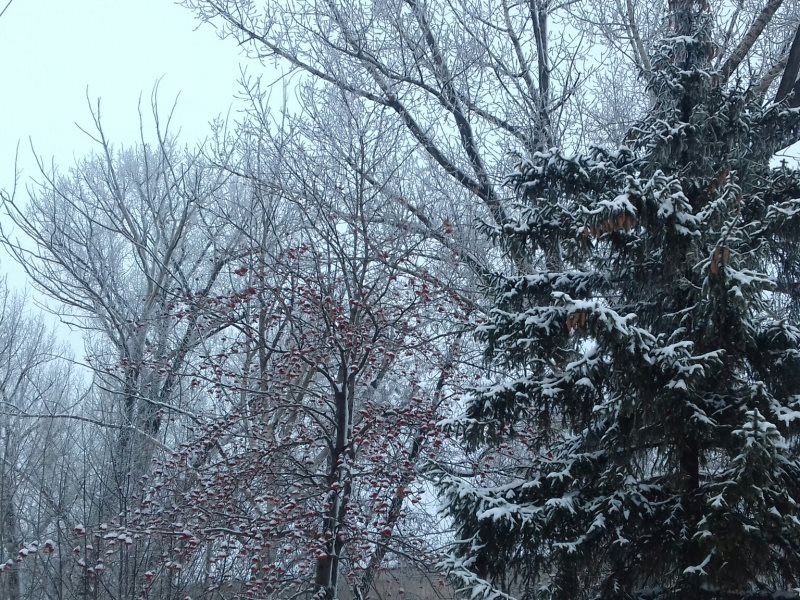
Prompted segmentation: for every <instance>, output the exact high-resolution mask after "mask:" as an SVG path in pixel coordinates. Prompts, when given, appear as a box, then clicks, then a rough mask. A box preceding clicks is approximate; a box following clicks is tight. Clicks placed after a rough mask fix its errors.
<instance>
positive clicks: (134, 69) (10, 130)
mask: <svg viewBox="0 0 800 600" xmlns="http://www.w3.org/2000/svg"><path fill="white" fill-rule="evenodd" d="M6 1H7V0H0V10H2V8H3V6H5V4H6ZM197 26H198V22H197V21H196V20H195V18H194V15H193V14H192V13H191V12H190V11H188V10H187V9H185V8H182V7H180V6H177V5H175V4H173V3H172V2H170V0H13V2H12V3H11V5H10V6H9V8H8V10H7V11H6V13H5V14H4V15H3V16H2V17H0V89H2V93H0V189H3V188H5V189H10V188H11V186H12V184H13V177H14V156H15V149H16V146H17V143H18V142H19V143H20V167H21V168H22V170H23V177H22V179H21V182H20V183H21V184H24V179H25V176H30V175H35V172H36V169H35V163H34V162H33V156H32V153H31V150H30V142H32V143H33V145H34V147H35V149H36V152H37V153H38V154H39V155H41V156H42V157H43V158H45V159H46V160H47V161H48V162H49V161H50V159H51V158H52V159H54V160H55V162H56V163H57V164H58V165H60V166H62V167H65V168H66V167H69V166H71V164H72V163H73V162H74V160H75V158H79V157H81V156H83V155H85V154H86V153H87V152H89V151H90V150H92V149H93V142H92V141H91V140H90V139H89V138H88V137H87V136H86V135H85V134H84V133H82V132H81V131H80V130H79V129H78V127H77V126H76V122H77V123H78V124H80V125H83V126H85V127H87V128H91V115H90V113H89V108H88V104H87V99H86V98H87V89H88V94H89V96H90V98H92V99H93V100H96V99H97V98H100V99H101V109H102V118H103V123H104V126H105V129H106V132H107V134H108V136H109V138H110V139H111V140H112V141H114V142H115V143H117V144H126V145H127V144H132V143H135V142H136V141H137V140H138V136H139V122H138V113H137V105H138V103H139V97H140V95H141V97H142V105H143V109H144V111H145V113H146V116H147V115H149V110H150V95H151V91H152V89H153V86H154V85H155V84H156V82H157V81H158V80H159V79H161V83H160V85H159V104H160V105H161V106H162V107H164V108H165V109H168V108H169V107H171V105H172V103H173V102H174V101H175V97H176V95H177V94H178V93H180V97H179V99H178V106H177V110H176V113H175V122H176V124H177V125H179V126H180V130H181V139H182V141H183V142H185V143H187V144H192V143H194V142H195V141H197V140H199V139H201V138H203V137H205V136H206V135H207V133H208V131H209V127H208V123H209V121H211V120H212V119H213V118H215V117H216V116H218V115H225V114H226V113H227V112H228V111H229V110H231V108H232V104H233V103H234V99H235V96H236V92H237V90H238V84H237V80H238V78H239V76H240V62H241V64H242V66H248V67H249V68H250V69H257V68H258V67H257V65H255V64H253V62H252V61H246V60H245V59H244V58H243V56H242V55H241V54H240V52H239V48H238V47H237V46H236V43H235V42H234V41H232V40H220V39H219V38H218V37H217V35H216V32H215V31H214V30H213V29H212V28H211V27H209V26H208V25H203V26H202V27H200V28H199V29H197ZM29 139H30V142H29ZM20 196H21V197H22V198H24V190H23V191H22V193H21V194H20ZM22 198H21V199H22ZM0 273H8V274H9V280H10V281H9V282H10V283H13V284H15V285H16V286H19V287H21V284H22V285H24V284H23V281H22V280H21V279H20V271H19V270H18V269H15V268H14V265H11V264H10V259H8V258H6V257H5V256H0Z"/></svg>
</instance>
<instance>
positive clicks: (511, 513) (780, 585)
mask: <svg viewBox="0 0 800 600" xmlns="http://www.w3.org/2000/svg"><path fill="white" fill-rule="evenodd" d="M673 4H674V5H677V4H679V3H676V2H674V3H673ZM680 5H681V6H680V7H679V8H678V10H676V12H674V13H673V14H674V17H673V20H672V23H671V32H670V33H671V37H669V38H667V39H665V40H664V43H663V45H662V46H661V47H660V48H659V49H658V50H657V52H655V56H654V59H653V72H652V75H651V78H650V80H649V83H648V85H649V92H650V93H651V96H652V98H654V101H653V108H652V110H651V111H650V114H649V116H648V117H647V118H646V119H645V120H644V121H643V122H642V123H640V125H639V126H638V127H636V128H635V130H634V131H632V132H631V134H630V136H629V139H628V140H627V146H625V147H622V148H619V149H617V150H614V151H608V150H602V149H593V150H591V151H590V152H589V153H588V154H586V155H581V156H577V157H568V156H566V155H564V154H563V153H561V152H558V151H548V152H543V153H538V154H536V155H535V156H534V157H533V158H532V159H530V160H526V161H524V162H522V163H521V164H520V165H519V168H518V171H517V172H516V174H515V175H514V176H513V182H514V184H515V188H516V191H517V193H518V198H519V200H520V207H519V211H518V218H517V219H516V220H515V221H514V222H511V223H508V224H506V225H505V226H504V227H502V228H498V229H496V231H495V233H496V234H497V237H498V239H499V241H500V243H502V244H503V245H504V247H506V248H507V249H508V250H509V252H510V253H511V254H512V255H513V256H514V257H515V263H516V264H517V265H518V266H520V265H523V268H522V269H521V270H522V271H525V272H524V273H522V274H518V275H514V276H509V275H507V274H506V275H503V276H500V275H498V276H497V278H496V282H495V290H494V291H495V293H496V304H495V308H494V309H493V311H492V318H491V319H490V321H489V323H488V324H486V325H484V326H482V327H481V328H480V329H479V331H478V336H479V338H480V339H481V340H483V341H485V343H486V344H487V347H488V349H487V358H488V360H489V361H490V363H492V364H493V365H494V366H495V367H496V370H497V371H501V372H503V373H504V374H505V376H504V378H503V379H501V380H499V381H497V382H496V383H495V384H494V385H491V386H487V387H486V388H483V389H480V390H477V391H476V393H475V395H474V397H473V398H472V399H471V401H470V404H469V406H468V410H467V414H466V417H465V419H464V423H463V430H464V433H465V436H466V439H467V440H468V441H469V442H470V443H471V444H472V446H473V448H476V449H485V448H486V447H487V446H488V447H492V446H497V445H498V444H501V443H502V444H504V448H506V449H508V448H516V449H517V454H516V455H515V456H513V465H514V467H513V468H511V467H508V468H506V469H505V470H504V472H503V477H494V478H493V479H492V478H486V477H484V478H483V480H478V479H467V478H462V479H459V478H456V477H452V476H451V477H449V478H447V479H446V484H445V486H446V487H445V493H446V497H447V499H448V502H449V506H450V510H451V513H452V515H453V518H454V520H455V522H456V525H457V528H458V534H459V540H460V543H459V544H458V545H457V548H456V550H455V552H454V555H453V556H452V558H451V564H450V567H451V569H452V572H453V573H454V574H455V575H456V576H458V577H459V578H460V579H461V581H462V582H463V583H464V585H465V586H467V587H468V588H469V589H470V591H471V592H472V593H473V597H483V598H492V597H502V592H505V593H508V594H510V595H512V596H515V597H525V598H551V599H564V600H566V599H576V598H587V599H588V598H592V599H594V598H598V599H610V598H620V599H621V598H654V599H655V598H658V599H666V598H680V599H689V600H692V599H695V598H697V599H700V598H702V599H714V600H723V599H725V600H727V599H731V600H732V599H734V598H735V599H741V598H789V597H798V595H797V593H796V592H794V591H793V589H794V588H797V587H798V586H800V506H798V503H800V456H799V455H798V453H799V452H800V446H799V445H798V441H800V439H798V433H800V427H798V425H799V424H800V328H798V327H797V325H796V318H795V315H796V314H797V313H796V310H795V309H796V308H797V306H798V302H799V301H800V290H798V286H797V285H796V282H797V281H798V275H799V274H800V269H799V268H798V259H799V258H800V252H799V251H798V244H800V172H798V171H797V170H793V169H789V168H787V167H786V166H785V165H784V166H781V167H780V168H777V169H775V168H771V167H770V159H771V157H772V156H773V155H774V153H775V152H776V151H777V150H780V149H781V148H782V147H783V146H784V145H785V142H786V140H787V139H789V138H790V137H791V136H793V135H795V134H796V131H797V127H798V121H800V117H798V113H797V111H796V109H794V108H792V106H794V105H795V101H794V100H793V96H792V94H789V95H788V96H786V97H785V98H783V99H782V101H781V102H772V103H765V102H764V101H763V99H762V98H760V97H759V94H758V93H757V92H756V91H755V90H753V89H747V90H741V89H739V90H737V89H733V88H734V87H735V86H734V85H730V84H725V82H724V79H722V78H721V77H720V76H719V71H718V70H715V69H713V68H712V66H711V57H712V55H713V51H712V50H713V45H712V43H711V39H710V34H709V29H710V25H709V23H708V19H706V18H705V16H704V15H706V14H707V12H706V11H707V6H705V3H702V2H692V1H691V0H689V1H687V2H682V3H680ZM795 75H796V72H795ZM790 83H793V81H792V82H790ZM781 88H785V86H784V85H783V84H782V85H781ZM531 429H534V430H538V432H539V433H540V444H539V446H538V447H537V446H536V445H532V444H530V443H528V444H527V446H525V454H524V455H522V454H521V453H520V451H519V449H520V448H521V447H522V445H521V444H517V445H514V444H515V442H514V440H515V439H517V436H516V434H515V432H519V431H522V430H525V431H528V432H529V431H530V430H531ZM530 439H531V438H530V435H528V436H527V437H526V440H530ZM506 464H511V461H510V460H507V461H506Z"/></svg>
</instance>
